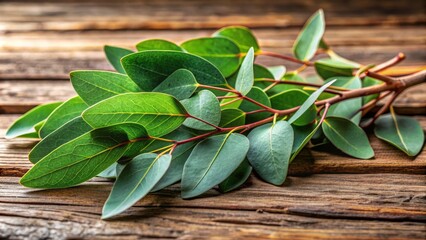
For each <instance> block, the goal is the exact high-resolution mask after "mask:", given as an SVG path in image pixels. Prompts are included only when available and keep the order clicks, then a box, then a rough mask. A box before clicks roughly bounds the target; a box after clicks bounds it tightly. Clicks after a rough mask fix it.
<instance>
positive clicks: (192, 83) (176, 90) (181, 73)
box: [152, 68, 198, 100]
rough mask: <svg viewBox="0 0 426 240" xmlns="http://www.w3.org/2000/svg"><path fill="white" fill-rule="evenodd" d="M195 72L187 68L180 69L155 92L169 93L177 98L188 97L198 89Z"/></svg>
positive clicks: (155, 89)
mask: <svg viewBox="0 0 426 240" xmlns="http://www.w3.org/2000/svg"><path fill="white" fill-rule="evenodd" d="M197 86H198V83H197V81H196V80H195V77H194V74H192V72H190V71H188V70H186V69H183V68H182V69H178V70H176V71H175V72H173V73H172V74H171V75H170V76H168V77H167V78H166V80H164V81H163V82H161V83H160V84H159V85H158V86H157V87H156V88H154V90H152V91H153V92H162V93H167V94H170V95H172V96H173V97H175V98H176V99H177V100H183V99H187V98H189V97H191V96H192V94H193V93H194V92H195V90H197Z"/></svg>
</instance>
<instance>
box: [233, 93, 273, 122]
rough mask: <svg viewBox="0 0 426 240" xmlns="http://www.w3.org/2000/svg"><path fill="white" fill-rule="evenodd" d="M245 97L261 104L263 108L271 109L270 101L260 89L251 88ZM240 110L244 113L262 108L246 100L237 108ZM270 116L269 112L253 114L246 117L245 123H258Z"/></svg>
mask: <svg viewBox="0 0 426 240" xmlns="http://www.w3.org/2000/svg"><path fill="white" fill-rule="evenodd" d="M247 97H249V98H251V99H253V100H255V101H257V102H258V103H261V104H263V105H265V106H268V107H271V101H270V100H269V98H268V95H266V93H265V92H264V91H262V89H260V88H258V87H253V88H252V89H251V90H250V92H249V93H248V94H247ZM239 108H240V109H241V110H243V111H244V112H251V111H255V110H259V109H263V108H262V107H260V106H258V105H256V104H254V103H252V102H249V101H247V100H244V101H242V102H241V105H240V106H239ZM270 115H271V114H270V113H269V112H260V113H253V114H248V115H246V121H247V123H251V122H255V121H259V120H261V119H263V118H266V117H268V116H270Z"/></svg>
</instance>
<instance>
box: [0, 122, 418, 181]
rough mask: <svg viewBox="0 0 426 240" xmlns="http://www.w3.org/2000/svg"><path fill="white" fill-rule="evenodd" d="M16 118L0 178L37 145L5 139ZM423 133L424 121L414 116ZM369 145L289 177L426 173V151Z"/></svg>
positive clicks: (329, 156)
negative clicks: (367, 154) (367, 153)
mask: <svg viewBox="0 0 426 240" xmlns="http://www.w3.org/2000/svg"><path fill="white" fill-rule="evenodd" d="M17 116H18V115H0V176H22V175H23V174H24V173H25V172H26V171H28V169H29V168H31V166H32V164H31V163H30V162H29V161H28V158H27V156H28V153H29V151H30V149H31V147H33V146H34V145H35V143H36V141H34V140H29V139H7V140H6V139H4V137H3V136H4V134H5V129H6V128H7V127H8V126H9V125H10V124H11V123H12V121H13V120H14V119H16V118H17ZM416 119H418V120H419V121H420V123H421V125H422V127H423V129H426V117H425V116H417V117H416ZM370 141H371V144H372V146H373V149H374V151H375V158H374V159H372V160H360V159H355V158H351V157H348V156H347V155H344V154H342V153H340V152H338V151H336V150H333V149H325V151H324V149H323V150H322V151H318V150H311V151H308V150H306V151H302V152H301V153H300V155H299V156H298V157H297V158H296V159H295V160H294V162H293V163H292V164H291V166H290V170H289V174H290V175H292V176H295V175H309V174H316V173H410V174H425V173H426V149H423V151H422V152H421V153H420V154H419V155H418V156H417V157H416V158H411V157H408V156H406V155H405V154H404V153H402V152H401V151H399V150H397V149H395V148H394V147H392V146H390V145H389V144H387V143H384V142H383V141H381V140H378V139H377V138H375V137H373V136H372V134H370Z"/></svg>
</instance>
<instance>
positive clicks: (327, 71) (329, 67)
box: [315, 58, 357, 79]
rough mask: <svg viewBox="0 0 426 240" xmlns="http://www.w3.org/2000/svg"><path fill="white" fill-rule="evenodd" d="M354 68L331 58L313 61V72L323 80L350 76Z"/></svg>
mask: <svg viewBox="0 0 426 240" xmlns="http://www.w3.org/2000/svg"><path fill="white" fill-rule="evenodd" d="M356 68H357V66H354V65H351V64H348V63H346V62H340V61H338V60H334V59H331V58H323V59H320V60H317V61H315V70H316V72H317V73H318V75H319V76H321V77H322V78H323V79H329V78H332V77H338V76H352V72H353V70H354V69H356Z"/></svg>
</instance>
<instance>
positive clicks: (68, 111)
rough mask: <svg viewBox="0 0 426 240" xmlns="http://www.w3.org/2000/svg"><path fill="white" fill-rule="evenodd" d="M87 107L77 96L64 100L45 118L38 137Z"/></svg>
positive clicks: (44, 135)
mask: <svg viewBox="0 0 426 240" xmlns="http://www.w3.org/2000/svg"><path fill="white" fill-rule="evenodd" d="M87 107H88V105H87V104H86V103H85V102H84V101H83V100H82V99H81V98H80V97H78V96H77V97H73V98H71V99H69V100H67V101H65V102H64V103H62V104H61V105H60V106H58V107H57V108H56V109H55V110H53V112H52V113H51V114H50V115H49V117H48V118H47V119H46V122H45V123H44V124H43V127H41V129H40V132H39V135H40V137H41V138H44V137H46V136H47V135H48V134H50V133H51V132H53V131H55V130H56V129H58V128H59V127H61V126H62V125H64V124H65V123H66V122H68V121H70V120H71V119H74V118H76V117H78V116H80V114H81V113H82V112H83V111H84V110H86V108H87Z"/></svg>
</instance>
